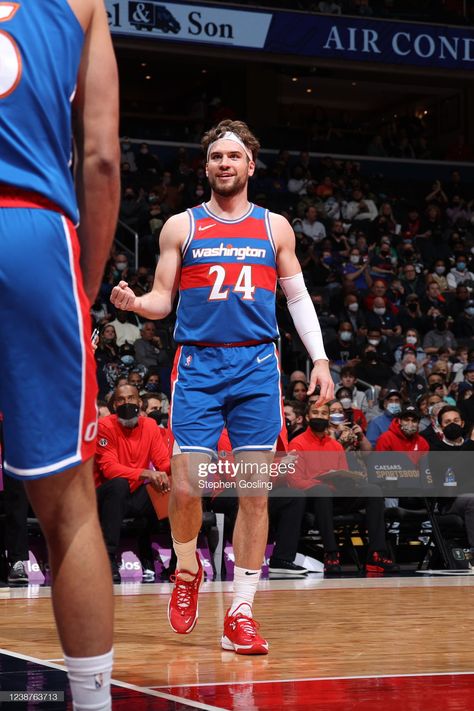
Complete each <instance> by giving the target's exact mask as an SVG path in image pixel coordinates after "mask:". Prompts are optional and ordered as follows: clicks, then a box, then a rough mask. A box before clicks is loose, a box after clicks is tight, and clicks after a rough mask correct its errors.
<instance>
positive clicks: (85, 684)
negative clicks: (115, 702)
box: [64, 649, 114, 711]
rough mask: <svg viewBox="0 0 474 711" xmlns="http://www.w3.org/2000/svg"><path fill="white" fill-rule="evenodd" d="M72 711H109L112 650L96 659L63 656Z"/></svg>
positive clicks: (110, 703) (110, 705)
mask: <svg viewBox="0 0 474 711" xmlns="http://www.w3.org/2000/svg"><path fill="white" fill-rule="evenodd" d="M64 661H65V662H66V666H67V675H68V679H69V685H70V687H71V693H72V707H73V709H74V711H111V709H112V698H111V696H110V677H111V676H112V665H113V661H114V651H113V649H111V650H110V652H107V653H106V654H101V655H100V656H98V657H67V656H66V655H64Z"/></svg>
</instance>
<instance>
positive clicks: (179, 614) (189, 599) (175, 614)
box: [168, 553, 203, 634]
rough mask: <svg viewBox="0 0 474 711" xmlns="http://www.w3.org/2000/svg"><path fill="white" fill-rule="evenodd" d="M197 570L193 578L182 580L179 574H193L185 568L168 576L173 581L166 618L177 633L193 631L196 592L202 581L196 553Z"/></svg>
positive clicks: (196, 606)
mask: <svg viewBox="0 0 474 711" xmlns="http://www.w3.org/2000/svg"><path fill="white" fill-rule="evenodd" d="M196 558H197V562H198V566H199V569H198V572H197V573H196V575H195V576H194V578H193V580H183V579H182V578H181V575H183V574H186V575H193V574H192V573H190V572H189V571H187V570H177V571H176V573H175V574H174V575H172V576H171V577H170V582H172V583H174V589H173V592H172V593H171V597H170V601H169V603H168V620H169V623H170V625H171V629H172V630H173V631H174V632H177V633H178V634H189V633H190V632H192V631H193V629H194V627H195V625H196V622H197V619H198V594H199V588H200V586H201V583H202V578H203V570H202V564H201V561H200V559H199V555H198V554H197V553H196Z"/></svg>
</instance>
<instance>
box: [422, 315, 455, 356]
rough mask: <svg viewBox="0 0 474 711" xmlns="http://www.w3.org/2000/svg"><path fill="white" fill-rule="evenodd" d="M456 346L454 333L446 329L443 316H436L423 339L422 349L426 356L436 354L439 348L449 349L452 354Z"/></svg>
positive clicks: (445, 321) (446, 325)
mask: <svg viewBox="0 0 474 711" xmlns="http://www.w3.org/2000/svg"><path fill="white" fill-rule="evenodd" d="M456 346H457V341H456V338H455V336H454V333H452V331H450V330H449V329H448V324H447V320H446V318H445V317H444V316H437V317H436V319H435V323H434V328H432V329H431V330H430V331H428V333H427V334H426V335H425V337H424V339H423V348H424V351H425V353H426V354H427V355H430V354H432V353H437V352H438V350H439V349H440V348H449V349H450V351H452V353H454V349H455V348H456Z"/></svg>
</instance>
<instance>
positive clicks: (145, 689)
mask: <svg viewBox="0 0 474 711" xmlns="http://www.w3.org/2000/svg"><path fill="white" fill-rule="evenodd" d="M0 654H5V655H7V656H9V657H16V658H17V659H24V660H25V661H27V662H34V663H35V664H39V665H42V666H44V667H49V668H50V669H57V670H59V671H63V672H66V667H64V666H61V665H59V664H54V663H53V662H47V661H45V660H44V659H40V658H39V657H30V656H29V655H27V654H20V653H18V652H11V651H10V650H9V649H2V648H0ZM110 683H111V684H113V685H114V686H119V687H120V688H122V689H130V691H138V692H139V693H141V694H145V695H147V696H154V697H155V698H158V699H164V700H165V701H173V702H176V703H179V704H181V705H183V706H190V707H191V708H193V709H199V710H200V711H228V709H224V708H222V706H209V705H208V704H203V703H201V702H200V701H191V699H186V698H183V697H181V696H174V695H173V694H167V693H165V692H164V691H156V690H155V689H154V688H153V687H149V686H136V685H135V684H127V682H125V681H117V680H116V679H111V680H110Z"/></svg>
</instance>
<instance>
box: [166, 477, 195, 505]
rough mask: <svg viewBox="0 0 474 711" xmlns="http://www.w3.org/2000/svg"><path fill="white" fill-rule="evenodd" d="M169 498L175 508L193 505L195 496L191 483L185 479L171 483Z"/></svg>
mask: <svg viewBox="0 0 474 711" xmlns="http://www.w3.org/2000/svg"><path fill="white" fill-rule="evenodd" d="M171 498H172V500H173V501H174V503H175V504H176V506H179V507H180V508H181V507H185V506H191V505H194V503H195V501H196V498H198V497H197V494H196V491H195V489H194V488H193V486H192V485H191V482H189V481H187V480H186V479H180V480H178V481H173V483H172V487H171Z"/></svg>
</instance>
